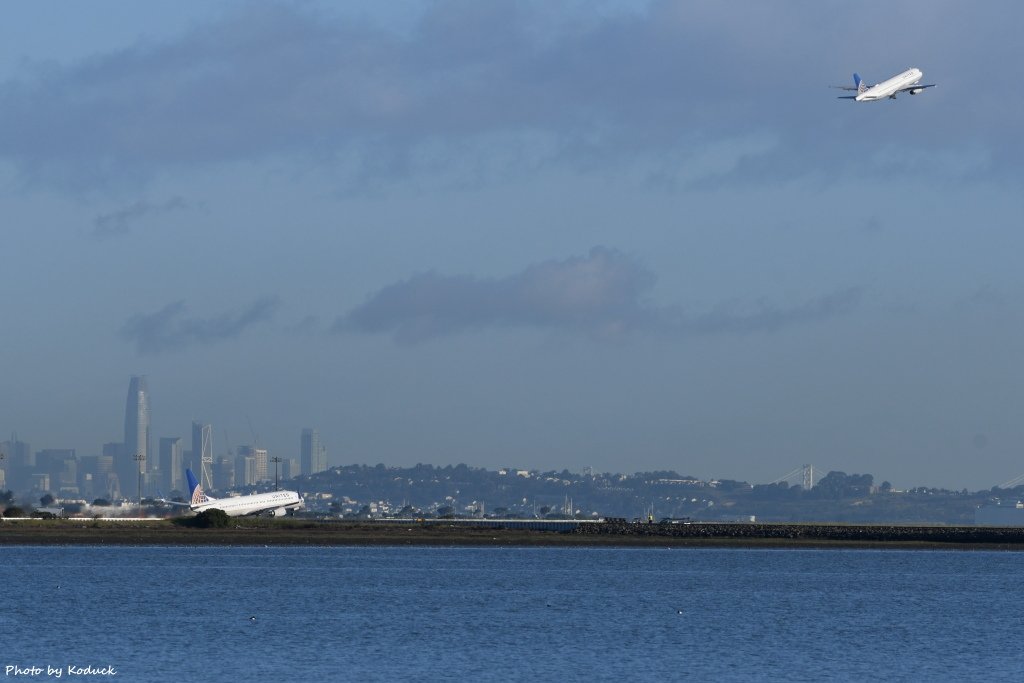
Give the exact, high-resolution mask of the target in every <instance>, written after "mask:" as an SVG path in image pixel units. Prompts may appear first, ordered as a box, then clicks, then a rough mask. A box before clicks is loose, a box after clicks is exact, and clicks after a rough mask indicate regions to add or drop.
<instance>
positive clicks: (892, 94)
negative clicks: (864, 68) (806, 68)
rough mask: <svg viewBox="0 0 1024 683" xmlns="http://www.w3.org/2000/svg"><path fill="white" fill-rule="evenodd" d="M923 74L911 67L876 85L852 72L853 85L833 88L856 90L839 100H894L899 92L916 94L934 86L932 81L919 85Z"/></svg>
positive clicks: (841, 96)
mask: <svg viewBox="0 0 1024 683" xmlns="http://www.w3.org/2000/svg"><path fill="white" fill-rule="evenodd" d="M923 76H924V74H923V73H922V72H921V70H920V69H918V68H916V67H911V68H909V69H907V70H906V71H904V72H903V73H901V74H896V75H895V76H893V77H892V78H890V79H888V80H885V81H882V82H881V83H879V84H877V85H867V84H866V83H865V82H864V81H862V80H861V78H860V76H859V75H858V74H853V86H854V87H852V88H851V87H849V86H846V85H833V86H832V87H833V88H839V89H840V90H856V91H857V94H856V95H840V96H839V99H841V100H855V101H857V102H874V101H875V100H884V99H886V98H888V99H890V100H895V99H896V95H897V94H899V93H901V92H909V93H910V94H911V95H917V94H919V93H922V92H924V89H925V88H934V87H935V84H934V83H929V84H927V85H921V78H922V77H923Z"/></svg>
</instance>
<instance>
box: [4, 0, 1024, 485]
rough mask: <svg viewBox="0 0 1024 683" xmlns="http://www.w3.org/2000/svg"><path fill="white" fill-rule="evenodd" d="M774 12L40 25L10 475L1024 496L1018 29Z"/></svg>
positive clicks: (703, 9) (193, 7) (7, 103)
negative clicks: (915, 77)
mask: <svg viewBox="0 0 1024 683" xmlns="http://www.w3.org/2000/svg"><path fill="white" fill-rule="evenodd" d="M381 4H384V5H385V6H384V7H379V6H378V5H381ZM743 8H744V9H743V11H738V10H737V7H736V6H735V5H727V4H721V3H675V2H602V3H581V2H564V3H550V2H537V3H505V2H487V3H480V2H394V3H371V2H358V3H347V4H345V6H344V7H338V6H336V5H335V4H334V3H324V2H268V3H235V2H214V3H210V2H173V3H171V2H150V3H144V4H135V3H121V2H94V3H89V4H84V3H83V4H58V3H53V2H38V3H31V4H30V3H23V4H19V5H15V6H11V7H9V8H7V12H6V14H7V21H5V22H3V25H2V26H0V201H2V202H3V206H4V230H3V246H4V254H5V258H4V265H3V267H2V268H0V287H2V291H3V292H4V295H3V297H2V298H0V319H2V320H3V330H4V345H5V351H6V352H5V354H4V358H5V362H4V363H3V365H2V367H3V386H4V391H2V392H0V440H3V439H4V438H6V437H7V435H8V434H10V433H12V432H16V433H17V434H18V436H19V438H21V439H24V440H25V441H27V442H29V443H31V444H32V446H33V448H39V449H43V448H75V449H77V451H78V453H79V454H80V455H88V454H95V453H98V452H99V450H100V448H101V446H102V444H104V443H106V442H110V441H117V440H120V439H121V438H122V430H123V426H124V409H125V389H126V387H127V381H128V378H129V377H130V376H131V375H145V376H146V377H147V379H148V385H149V395H150V407H151V411H152V413H151V414H152V434H153V438H154V442H155V441H156V440H157V439H158V438H159V437H162V436H181V437H187V436H188V434H189V429H190V425H191V423H192V421H193V420H203V421H206V422H209V423H211V424H212V425H213V429H214V442H215V444H216V450H217V452H218V453H219V452H221V450H222V447H227V446H230V447H235V446H237V445H238V444H242V443H251V442H252V441H253V439H254V433H255V436H258V439H259V442H260V443H261V444H262V445H264V446H266V447H267V448H268V449H269V451H270V452H271V454H273V455H281V456H283V457H296V452H297V449H298V435H299V434H300V431H301V430H302V428H304V427H308V426H310V425H314V426H316V428H317V429H319V433H320V435H321V438H322V439H323V442H324V443H325V444H326V445H327V447H328V453H329V463H330V464H342V463H353V462H368V463H376V462H384V463H388V464H393V465H411V464H414V463H417V462H424V463H433V464H440V465H444V464H450V463H451V464H454V463H460V462H464V463H467V464H470V465H473V466H479V467H488V468H496V467H501V466H509V465H511V466H517V467H523V468H538V469H551V468H555V469H561V468H570V469H573V470H579V469H582V468H583V467H586V466H589V467H592V468H593V469H594V470H595V471H613V472H614V471H626V472H632V471H638V470H654V469H673V470H677V471H679V472H682V473H684V474H687V475H692V476H696V477H703V478H711V477H720V478H734V479H741V480H745V481H750V482H764V481H770V480H773V479H775V478H776V477H778V476H780V475H782V474H783V473H785V472H787V471H789V470H791V469H792V468H793V467H796V466H798V465H800V464H802V463H813V464H814V465H815V467H816V468H817V469H819V470H820V471H822V472H826V471H829V470H842V471H846V472H871V473H873V474H874V475H875V476H876V477H877V478H878V479H886V480H889V481H891V482H892V483H893V484H895V485H897V486H911V485H927V486H946V487H951V488H960V487H968V488H971V489H978V488H987V487H990V486H992V485H995V484H999V483H1001V482H1003V481H1006V480H1009V479H1011V478H1012V477H1014V476H1016V475H1018V474H1020V473H1021V472H1024V422H1022V420H1021V419H1020V417H1021V415H1022V414H1024V364H1022V363H1021V362H1020V349H1021V348H1022V341H1024V329H1022V325H1024V316H1022V315H1021V313H1022V311H1021V301H1022V297H1021V294H1022V293H1024V268H1022V267H1021V264H1020V261H1021V254H1022V253H1024V238H1022V232H1021V225H1022V220H1021V219H1022V218H1024V192H1022V189H1024V188H1022V180H1024V166H1022V165H1021V162H1020V160H1021V158H1022V156H1024V155H1022V153H1024V149H1022V137H1021V135H1020V121H1021V120H1024V95H1022V93H1021V90H1020V87H1019V85H1018V83H1019V82H1020V80H1021V79H1020V78H1019V76H1020V75H1021V74H1020V71H1021V69H1022V68H1024V54H1022V51H1024V48H1022V47H1021V43H1020V40H1019V37H1018V36H1017V27H1019V26H1020V25H1021V23H1022V20H1024V7H1022V6H1021V5H1019V4H1018V3H1012V2H1008V1H1007V2H995V1H994V2H987V3H984V4H981V5H967V4H963V3H954V2H944V1H938V2H933V1H929V2H924V1H923V0H922V1H919V2H866V3H856V4H853V3H834V2H790V3H784V4H783V3H772V4H753V3H750V4H746V5H744V6H743ZM99 17H102V20H98V18H99ZM911 66H914V67H918V68H920V69H921V70H922V71H923V72H924V74H925V75H924V78H925V79H926V80H927V81H928V82H929V83H937V86H936V87H934V88H931V89H929V90H928V91H927V92H925V93H922V94H920V95H918V96H913V97H911V96H909V95H901V96H900V97H899V98H898V99H897V100H896V101H882V102H877V103H868V104H860V103H857V104H854V103H852V102H849V101H845V100H838V99H836V95H838V94H842V93H841V92H840V91H836V90H831V89H829V86H832V85H849V84H850V83H851V82H852V81H851V74H852V72H853V71H857V72H858V73H860V74H861V75H862V76H864V78H865V79H867V80H868V81H869V82H876V81H878V80H881V79H884V78H887V77H889V76H891V75H892V74H895V73H898V72H900V71H902V70H904V69H906V68H908V67H911ZM250 424H251V425H252V427H251V428H250Z"/></svg>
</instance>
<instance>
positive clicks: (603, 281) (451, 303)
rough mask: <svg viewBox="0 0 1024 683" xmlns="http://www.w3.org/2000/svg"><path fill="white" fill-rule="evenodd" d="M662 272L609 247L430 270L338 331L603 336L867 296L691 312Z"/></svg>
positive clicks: (731, 321) (789, 312)
mask: <svg viewBox="0 0 1024 683" xmlns="http://www.w3.org/2000/svg"><path fill="white" fill-rule="evenodd" d="M655 280H656V278H655V276H654V274H653V273H651V272H650V271H649V270H648V269H646V268H644V267H643V266H642V265H641V264H639V263H638V262H637V261H636V260H634V259H633V258H631V257H629V256H628V255H626V254H623V253H622V252H620V251H617V250H615V249H607V248H604V247H595V248H594V249H592V250H591V251H590V253H589V255H587V256H586V257H582V258H570V259H566V260H564V261H547V262H544V263H540V264H537V265H533V266H530V267H528V268H526V269H525V270H523V271H522V272H521V273H518V274H515V275H511V276H509V277H505V278H500V279H487V278H476V277H473V276H469V275H456V276H446V275H439V274H437V273H424V274H420V275H416V276H414V277H412V278H410V279H408V280H406V281H404V282H399V283H397V284H393V285H389V286H387V287H384V288H383V289H381V290H380V291H378V292H375V293H374V294H372V295H370V296H369V297H368V299H367V301H366V302H365V303H363V304H362V305H360V306H358V307H356V308H355V309H353V310H352V311H350V312H349V313H348V314H347V315H344V316H342V317H341V318H339V319H338V320H337V322H336V323H335V326H334V329H335V331H337V332H359V333H370V334H372V333H378V334H390V335H392V336H393V337H394V339H395V340H396V341H398V342H400V343H414V342H419V341H423V340H425V339H429V338H431V337H437V336H442V335H448V334H455V333H458V332H462V331H466V330H472V329H483V328H489V327H499V328H500V327H505V328H511V327H529V328H536V329H547V330H567V331H572V332H579V333H584V334H587V335H591V336H594V337H598V338H620V337H622V336H625V335H628V334H631V333H637V332H649V333H655V334H661V335H686V334H742V333H747V332H759V331H774V330H778V329H781V328H783V327H788V326H791V325H797V324H801V323H809V322H814V321H817V320H822V319H825V318H828V317H832V316H835V315H839V314H842V313H845V312H848V311H849V310H851V309H852V308H853V307H854V306H855V305H856V304H857V302H858V300H859V296H860V292H859V290H857V289H849V290H844V291H841V292H837V293H834V294H830V295H827V296H824V297H821V298H819V299H815V300H812V301H808V302H805V303H802V304H799V305H797V306H793V307H789V308H785V307H778V306H773V305H771V304H770V303H767V302H758V303H756V304H755V305H753V306H737V305H731V306H722V307H719V308H718V309H716V310H715V311H712V312H710V313H705V314H700V315H690V314H687V313H686V312H684V311H682V310H681V309H679V308H678V307H658V306H655V305H653V304H651V303H650V302H649V301H648V300H647V299H646V296H647V295H648V293H649V292H650V290H651V289H653V287H654V284H655Z"/></svg>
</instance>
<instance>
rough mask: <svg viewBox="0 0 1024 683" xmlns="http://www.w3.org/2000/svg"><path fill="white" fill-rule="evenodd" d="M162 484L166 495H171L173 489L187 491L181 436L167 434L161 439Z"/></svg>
mask: <svg viewBox="0 0 1024 683" xmlns="http://www.w3.org/2000/svg"><path fill="white" fill-rule="evenodd" d="M160 486H161V487H162V488H163V493H164V494H165V495H170V493H171V491H178V492H181V493H186V491H185V465H184V460H183V456H182V452H181V437H177V436H165V437H162V438H161V439H160Z"/></svg>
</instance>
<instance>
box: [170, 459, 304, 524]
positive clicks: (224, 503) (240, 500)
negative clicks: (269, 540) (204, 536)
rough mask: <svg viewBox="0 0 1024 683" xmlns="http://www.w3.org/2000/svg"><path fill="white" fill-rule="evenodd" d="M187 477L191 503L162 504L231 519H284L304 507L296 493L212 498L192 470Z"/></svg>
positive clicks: (278, 492)
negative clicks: (217, 512) (215, 512)
mask: <svg viewBox="0 0 1024 683" xmlns="http://www.w3.org/2000/svg"><path fill="white" fill-rule="evenodd" d="M185 476H186V477H187V478H188V490H189V492H191V494H192V500H191V502H189V503H177V502H175V501H172V500H164V501H161V502H164V503H169V504H171V505H182V506H185V507H188V508H189V509H190V510H192V512H202V511H203V510H212V509H217V510H223V511H224V512H226V513H227V514H228V516H229V517H242V516H244V515H261V514H268V515H270V516H271V517H283V516H284V515H286V514H288V513H289V512H294V511H295V510H298V509H299V508H301V507H303V505H304V504H303V502H302V497H301V496H299V494H298V493H296V492H295V491H272V492H270V493H255V494H253V495H251V496H235V497H234V498H210V497H209V496H207V495H206V494H205V493H203V487H202V486H200V485H199V481H198V480H197V479H196V475H194V474H192V470H191V469H187V468H186V469H185Z"/></svg>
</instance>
